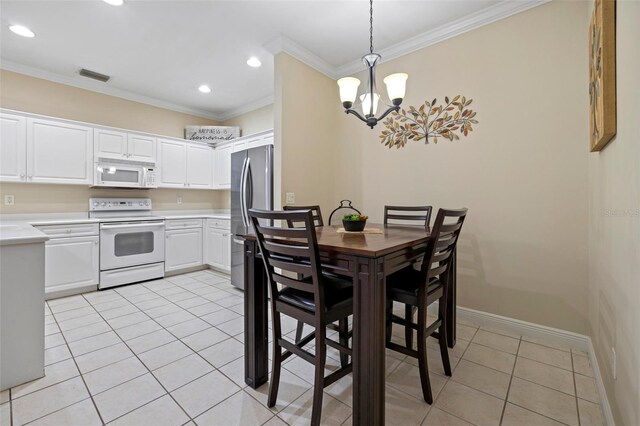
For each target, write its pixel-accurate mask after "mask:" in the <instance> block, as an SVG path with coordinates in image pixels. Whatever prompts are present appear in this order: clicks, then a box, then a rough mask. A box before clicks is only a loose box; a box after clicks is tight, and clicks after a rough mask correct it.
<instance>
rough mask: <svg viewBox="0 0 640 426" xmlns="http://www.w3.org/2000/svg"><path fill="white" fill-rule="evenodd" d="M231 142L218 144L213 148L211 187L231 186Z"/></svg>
mask: <svg viewBox="0 0 640 426" xmlns="http://www.w3.org/2000/svg"><path fill="white" fill-rule="evenodd" d="M232 152H233V144H227V145H222V146H219V147H217V148H216V149H215V153H214V158H215V160H214V163H213V188H214V189H226V188H231V153H232Z"/></svg>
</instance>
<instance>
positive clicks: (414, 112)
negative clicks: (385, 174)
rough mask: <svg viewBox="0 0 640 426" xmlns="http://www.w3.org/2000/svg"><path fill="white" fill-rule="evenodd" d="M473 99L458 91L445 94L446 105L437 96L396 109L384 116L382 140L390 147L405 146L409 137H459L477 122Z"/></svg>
mask: <svg viewBox="0 0 640 426" xmlns="http://www.w3.org/2000/svg"><path fill="white" fill-rule="evenodd" d="M471 102H472V99H467V98H465V97H464V96H461V95H457V96H456V97H454V98H453V99H449V97H447V96H445V98H444V105H443V104H440V105H438V100H437V99H434V100H433V101H431V102H429V101H426V102H425V103H424V104H423V105H420V107H419V108H417V109H416V108H415V107H414V106H410V107H409V109H408V110H405V109H402V110H400V111H399V112H394V113H392V114H391V115H389V116H388V117H387V118H386V119H385V120H384V123H383V124H384V126H385V127H386V130H383V131H382V132H381V133H380V142H381V143H383V144H384V145H385V146H387V147H389V148H393V147H396V148H402V147H404V146H405V145H406V144H407V143H408V142H409V141H416V142H418V141H422V140H424V143H425V144H428V143H429V141H431V142H433V143H438V138H444V139H449V140H450V141H456V140H459V139H460V136H459V135H464V136H467V135H468V134H469V132H471V131H473V125H474V124H478V120H476V119H475V116H476V112H475V111H474V110H472V109H471V108H469V105H471Z"/></svg>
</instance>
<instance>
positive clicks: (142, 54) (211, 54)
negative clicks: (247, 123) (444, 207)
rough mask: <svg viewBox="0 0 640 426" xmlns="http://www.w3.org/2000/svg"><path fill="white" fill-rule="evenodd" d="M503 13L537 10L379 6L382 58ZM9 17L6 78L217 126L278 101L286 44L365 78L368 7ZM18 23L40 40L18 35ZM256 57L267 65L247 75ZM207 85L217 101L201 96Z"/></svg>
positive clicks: (488, 0)
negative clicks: (14, 74)
mask: <svg viewBox="0 0 640 426" xmlns="http://www.w3.org/2000/svg"><path fill="white" fill-rule="evenodd" d="M506 3H508V4H509V8H511V9H513V8H514V6H513V5H517V4H521V5H522V4H525V3H531V0H528V1H527V0H525V1H520V2H518V1H515V0H510V1H508V2H505V1H498V0H468V1H467V0H442V1H432V0H422V1H417V0H414V1H400V0H387V1H383V0H380V1H376V2H375V4H374V47H375V50H376V51H381V53H382V54H383V59H384V58H385V57H387V58H388V57H389V56H388V55H386V56H385V54H384V52H385V49H386V50H390V49H393V48H394V47H397V46H401V45H402V43H403V42H406V41H411V40H412V39H413V40H414V41H415V39H416V38H417V39H418V40H419V39H420V37H421V35H424V34H425V33H429V32H430V31H433V30H434V29H437V30H439V31H440V32H442V30H443V29H446V28H447V27H448V26H449V25H458V26H460V25H461V22H462V23H464V22H466V21H465V19H467V18H468V17H478V16H483V17H485V18H484V19H485V20H487V19H486V16H487V13H485V12H486V11H490V10H496V8H498V7H500V8H502V9H504V6H505V4H506ZM518 7H520V6H518ZM529 7H531V6H529ZM0 8H1V9H0V13H1V23H2V32H1V37H2V38H1V40H0V59H1V61H2V64H1V65H2V68H5V69H11V70H14V71H18V72H25V73H27V74H31V75H37V76H41V77H45V78H49V79H52V80H57V81H61V82H65V83H67V84H74V85H78V86H81V87H85V88H89V89H92V90H98V91H103V92H105V93H111V94H114V95H120V96H123V97H128V98H130V99H134V100H141V101H147V102H148V103H154V104H157V105H159V106H166V107H173V109H177V110H183V111H185V112H192V113H196V114H198V115H202V116H208V117H212V118H218V119H221V118H225V117H228V116H230V115H233V114H234V113H239V112H244V111H246V110H250V109H252V107H254V108H255V107H259V106H261V105H264V104H267V103H270V102H271V99H272V96H273V53H275V52H277V51H278V49H280V50H285V51H286V50H287V49H286V48H283V46H286V47H287V46H288V47H289V48H291V46H294V47H295V49H294V50H296V51H297V52H303V54H302V55H303V56H306V57H307V58H312V59H310V60H309V62H315V63H317V64H319V66H318V67H317V68H319V69H321V70H322V71H324V72H325V73H327V74H329V75H332V74H335V75H332V77H335V76H337V75H340V74H339V72H340V71H348V70H349V69H350V68H353V67H354V64H355V67H356V69H357V67H358V65H357V62H354V61H358V60H359V58H360V57H361V56H362V55H363V54H364V53H366V52H367V51H368V48H369V45H368V43H369V40H368V37H369V28H368V25H369V17H368V13H369V4H368V2H367V1H366V0H351V1H346V0H345V1H326V0H318V1H301V0H296V1H266V0H262V1H241V0H240V1H183V0H180V1H159V0H156V1H134V0H125V3H124V5H123V6H119V7H114V6H110V5H108V4H107V3H105V2H103V1H100V0H86V1H79V0H76V1H55V0H53V1H24V0H20V1H5V0H2V1H0ZM498 19H499V18H498ZM467 20H468V19H467ZM493 20H495V19H493ZM489 22H490V20H489ZM12 24H20V25H24V26H27V27H29V28H30V29H31V30H32V31H33V32H35V33H36V37H35V38H31V39H29V38H23V37H20V36H17V35H15V34H13V33H12V32H10V31H9V29H8V26H9V25H12ZM463 30H464V28H463ZM445 32H446V31H445ZM460 32H462V31H460ZM282 40H285V41H286V43H283V42H282ZM250 56H256V57H258V58H259V59H260V60H261V61H262V67H260V68H250V67H249V66H247V64H246V60H247V59H248V58H249V57H250ZM309 62H308V63H309ZM80 68H87V69H90V70H93V71H97V72H99V73H103V74H107V75H110V76H111V77H112V79H111V80H110V81H109V82H107V83H99V82H95V81H93V80H87V79H86V78H83V77H80V76H78V75H77V73H78V70H79V69H80ZM323 68H324V69H323ZM201 84H208V85H209V86H210V87H211V89H212V92H211V93H209V94H202V93H200V92H198V90H197V88H198V86H199V85H201Z"/></svg>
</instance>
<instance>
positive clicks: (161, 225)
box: [100, 222, 164, 229]
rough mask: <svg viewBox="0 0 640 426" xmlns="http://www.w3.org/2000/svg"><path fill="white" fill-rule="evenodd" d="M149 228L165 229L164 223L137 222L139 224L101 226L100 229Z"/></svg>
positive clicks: (106, 224)
mask: <svg viewBox="0 0 640 426" xmlns="http://www.w3.org/2000/svg"><path fill="white" fill-rule="evenodd" d="M149 227H154V228H157V227H163V228H164V222H137V223H125V224H117V225H112V224H108V223H105V224H102V225H100V229H125V228H149Z"/></svg>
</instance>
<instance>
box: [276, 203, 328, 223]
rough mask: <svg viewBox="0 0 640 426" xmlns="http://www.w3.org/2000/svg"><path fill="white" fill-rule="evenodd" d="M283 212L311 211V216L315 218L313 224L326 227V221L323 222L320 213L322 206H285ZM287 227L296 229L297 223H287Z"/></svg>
mask: <svg viewBox="0 0 640 426" xmlns="http://www.w3.org/2000/svg"><path fill="white" fill-rule="evenodd" d="M282 210H285V211H289V210H311V215H312V217H313V224H314V226H324V221H323V220H322V212H321V211H320V206H289V205H287V206H284V207H282ZM298 224H304V222H298ZM287 226H288V227H289V228H295V227H296V222H294V221H291V220H289V221H287Z"/></svg>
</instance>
